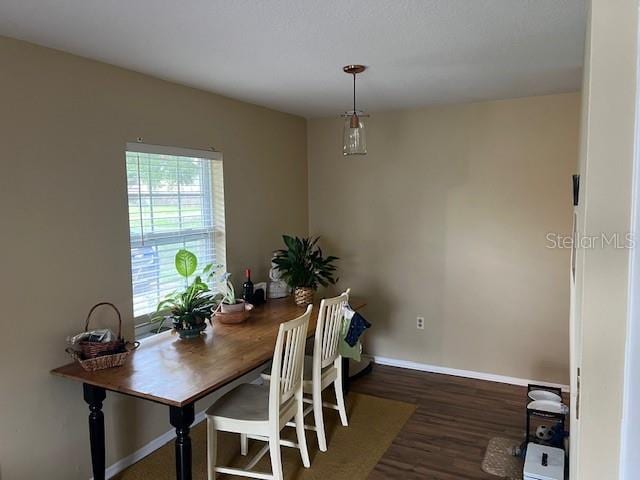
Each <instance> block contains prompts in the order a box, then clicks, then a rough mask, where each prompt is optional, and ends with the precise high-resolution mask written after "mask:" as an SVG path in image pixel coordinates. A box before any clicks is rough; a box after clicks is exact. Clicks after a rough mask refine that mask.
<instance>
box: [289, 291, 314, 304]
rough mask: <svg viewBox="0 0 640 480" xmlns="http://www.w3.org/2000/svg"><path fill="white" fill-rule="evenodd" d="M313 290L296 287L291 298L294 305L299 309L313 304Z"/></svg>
mask: <svg viewBox="0 0 640 480" xmlns="http://www.w3.org/2000/svg"><path fill="white" fill-rule="evenodd" d="M314 293H315V292H314V290H313V288H309V287H296V289H295V290H294V291H293V297H294V299H295V302H296V305H299V306H300V307H306V306H307V305H309V304H310V303H313V294H314Z"/></svg>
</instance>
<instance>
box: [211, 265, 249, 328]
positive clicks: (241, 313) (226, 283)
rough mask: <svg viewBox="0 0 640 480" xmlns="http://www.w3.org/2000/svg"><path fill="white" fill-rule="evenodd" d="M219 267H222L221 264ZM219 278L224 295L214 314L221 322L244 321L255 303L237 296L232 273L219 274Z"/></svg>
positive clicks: (220, 288) (221, 292)
mask: <svg viewBox="0 0 640 480" xmlns="http://www.w3.org/2000/svg"><path fill="white" fill-rule="evenodd" d="M218 268H221V266H219V267H218ZM217 278H218V282H219V284H220V286H219V288H218V290H219V291H220V294H221V295H222V297H221V300H220V305H219V306H218V308H217V309H216V311H215V312H214V315H215V316H216V317H217V318H218V320H219V321H220V322H221V323H241V322H244V321H245V320H246V319H247V318H248V317H249V311H251V310H252V309H253V305H251V304H249V303H247V302H245V301H244V300H243V299H241V298H236V291H235V288H233V283H231V280H230V278H231V274H230V273H229V272H224V273H222V274H217Z"/></svg>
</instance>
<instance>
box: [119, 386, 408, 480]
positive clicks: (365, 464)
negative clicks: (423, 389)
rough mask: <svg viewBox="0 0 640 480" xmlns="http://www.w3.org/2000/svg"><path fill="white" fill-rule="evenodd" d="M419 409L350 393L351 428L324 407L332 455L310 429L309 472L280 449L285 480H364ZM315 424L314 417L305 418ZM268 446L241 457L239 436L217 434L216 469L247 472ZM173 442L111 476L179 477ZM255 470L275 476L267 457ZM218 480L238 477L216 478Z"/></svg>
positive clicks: (196, 444)
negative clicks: (249, 463)
mask: <svg viewBox="0 0 640 480" xmlns="http://www.w3.org/2000/svg"><path fill="white" fill-rule="evenodd" d="M415 408H416V407H415V405H412V404H409V403H404V402H397V401H393V400H387V399H383V398H378V397H373V396H370V395H362V394H357V393H350V394H349V395H348V396H347V410H348V414H349V426H348V427H343V426H342V425H341V424H340V419H339V416H338V412H336V411H333V410H328V409H324V411H323V412H324V418H325V428H326V432H327V444H328V447H329V448H328V451H327V452H320V451H319V450H318V443H317V439H316V434H315V432H313V431H307V432H306V434H307V444H308V447H309V456H310V457H311V468H309V469H305V468H304V467H303V466H302V461H301V460H300V452H299V451H298V450H297V449H293V448H288V447H282V463H283V469H284V478H285V479H286V480H298V479H300V480H309V479H318V480H319V479H322V480H359V479H362V480H364V479H366V478H367V476H368V475H369V473H370V472H371V470H373V468H374V467H375V465H376V463H378V461H379V460H380V458H381V457H382V455H383V454H384V452H385V451H386V450H387V448H389V446H390V445H391V442H393V439H394V438H395V437H396V435H398V433H399V432H400V430H401V429H402V427H403V425H404V424H405V423H406V421H407V420H408V419H409V417H410V416H411V415H412V414H413V412H414V411H415ZM306 422H307V423H309V424H313V415H309V416H307V417H306ZM282 437H283V438H291V439H295V429H293V428H289V427H287V428H285V429H284V431H283V435H282ZM191 439H192V444H193V478H194V480H205V479H206V478H207V474H206V471H207V456H206V442H207V440H206V428H205V422H202V423H200V424H199V425H197V426H196V427H195V428H194V429H193V430H192V435H191ZM262 445H264V443H262V442H259V441H256V440H250V441H249V455H248V456H247V457H243V456H241V455H240V439H239V436H238V435H233V434H227V433H218V460H217V464H218V465H221V464H223V465H225V466H234V467H238V468H243V467H244V465H245V464H246V463H247V461H248V460H249V459H250V458H251V456H252V454H254V453H255V452H257V451H258V450H259V449H260V447H261V446H262ZM174 458H175V457H174V446H173V441H172V442H169V443H168V444H166V445H164V446H163V447H162V448H160V449H158V450H156V451H155V452H154V453H152V454H151V455H149V456H148V457H146V458H144V459H142V460H140V461H139V462H138V463H136V464H134V465H132V466H131V467H129V468H127V469H126V470H124V471H123V472H121V473H120V474H118V475H116V476H115V477H113V478H114V479H117V480H165V479H166V480H173V479H175V460H174ZM254 470H256V471H260V472H265V473H271V462H270V460H269V455H268V454H267V455H266V456H265V457H263V459H262V460H261V461H260V462H259V463H258V465H257V466H256V467H255V469H254ZM216 478H220V479H231V478H240V477H235V476H230V475H220V474H218V475H217V476H216Z"/></svg>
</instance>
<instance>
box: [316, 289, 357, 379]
mask: <svg viewBox="0 0 640 480" xmlns="http://www.w3.org/2000/svg"><path fill="white" fill-rule="evenodd" d="M350 291H351V289H347V290H346V291H345V292H344V293H343V294H341V295H340V296H337V297H333V298H324V299H323V300H322V301H321V302H320V311H319V312H318V323H317V325H316V337H315V340H314V344H313V368H314V370H317V369H323V368H324V367H327V366H329V365H331V364H332V363H333V362H334V361H335V360H336V358H338V355H339V350H338V343H339V340H340V330H341V329H342V318H343V317H344V312H343V308H344V306H345V305H347V304H348V303H349V292H350ZM314 373H315V372H314Z"/></svg>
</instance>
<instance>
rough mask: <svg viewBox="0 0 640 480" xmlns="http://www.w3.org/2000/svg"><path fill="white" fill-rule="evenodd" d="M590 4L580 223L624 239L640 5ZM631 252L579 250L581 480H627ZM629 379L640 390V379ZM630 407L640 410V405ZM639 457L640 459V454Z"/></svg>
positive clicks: (599, 0) (625, 0) (622, 1)
mask: <svg viewBox="0 0 640 480" xmlns="http://www.w3.org/2000/svg"><path fill="white" fill-rule="evenodd" d="M591 4H592V5H591V21H590V25H589V29H588V31H587V51H586V61H585V92H588V94H587V96H586V97H585V99H584V106H583V108H584V116H583V129H582V131H583V148H582V150H581V158H580V174H581V176H582V183H583V187H582V192H581V199H580V208H579V212H578V213H579V223H578V226H579V231H580V232H583V233H584V234H587V235H597V234H599V233H600V232H605V233H607V234H609V235H610V234H612V233H620V234H625V233H626V232H629V231H630V230H631V212H632V202H633V197H632V195H633V191H632V179H633V173H634V172H633V168H634V160H635V159H634V155H637V152H634V142H635V135H636V130H635V129H636V125H635V123H636V115H637V113H636V108H637V97H636V95H637V73H636V72H637V70H636V69H637V61H638V56H637V55H638V3H637V1H636V0H619V1H615V2H611V1H610V0H593V1H592V2H591ZM636 195H637V193H636ZM635 241H636V242H637V241H638V237H637V233H636V236H635ZM636 245H637V243H636ZM629 254H630V250H628V249H615V248H612V247H608V248H596V249H583V250H581V251H579V256H578V267H577V285H576V300H577V301H578V302H579V303H580V306H581V312H580V316H579V318H578V322H579V325H578V326H579V327H581V337H580V340H581V345H582V352H581V353H582V355H581V358H580V356H578V358H577V359H576V364H575V365H573V368H578V367H580V369H581V379H580V380H581V381H580V385H581V389H580V424H579V436H578V438H577V440H579V444H577V445H578V446H579V449H578V456H577V459H576V460H577V467H578V469H577V471H574V474H573V475H572V478H574V479H579V480H592V479H593V480H596V479H603V478H607V479H617V478H620V477H619V471H620V470H619V464H620V446H621V445H620V439H621V428H622V423H623V420H622V415H623V410H622V405H623V397H624V369H625V344H626V339H627V322H628V318H629V317H628V315H629V311H628V303H629V261H630V257H629ZM635 275H637V273H636V274H635ZM634 320H635V321H637V318H636V319H634ZM579 343H580V342H579ZM630 380H631V381H632V382H634V383H636V384H637V378H635V379H630ZM630 401H631V402H633V403H635V410H637V402H638V399H637V398H632V399H630ZM630 420H631V418H628V419H627V421H630ZM636 420H637V419H636ZM572 428H573V427H572ZM630 428H632V429H633V428H634V427H632V426H631V427H630ZM635 430H636V432H637V425H636V427H635ZM632 455H634V456H637V455H638V453H637V450H636V451H634V452H632ZM627 474H628V476H627V477H625V478H628V479H632V478H637V477H638V472H637V471H636V472H631V471H629V472H627Z"/></svg>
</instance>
